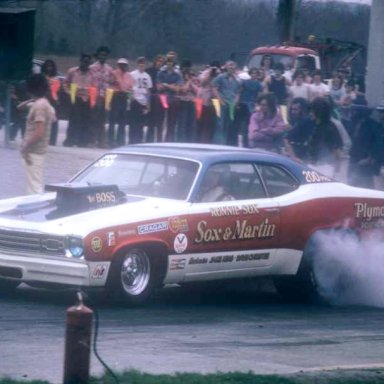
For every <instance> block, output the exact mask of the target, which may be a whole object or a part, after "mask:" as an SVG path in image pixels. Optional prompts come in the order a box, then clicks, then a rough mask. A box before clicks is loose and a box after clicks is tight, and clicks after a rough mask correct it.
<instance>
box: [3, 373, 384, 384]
mask: <svg viewBox="0 0 384 384" xmlns="http://www.w3.org/2000/svg"><path fill="white" fill-rule="evenodd" d="M367 383H369V384H380V383H384V371H383V370H361V371H343V370H335V371H320V372H311V373H297V374H295V375H287V376H279V375H256V374H254V373H253V372H248V373H240V372H231V373H220V372H218V373H215V374H206V375H201V374H196V373H176V374H174V375H152V374H148V373H142V372H139V371H135V370H131V371H127V372H124V373H121V374H119V375H118V376H117V378H116V379H115V378H113V377H112V376H111V375H108V374H106V375H104V376H101V377H92V378H91V379H90V380H89V384H367ZM0 384H50V383H49V382H48V381H43V380H29V381H28V380H13V379H10V378H3V379H0Z"/></svg>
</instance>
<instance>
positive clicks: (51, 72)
mask: <svg viewBox="0 0 384 384" xmlns="http://www.w3.org/2000/svg"><path fill="white" fill-rule="evenodd" d="M41 73H42V74H43V75H45V77H46V78H47V80H48V83H49V87H50V92H49V93H48V100H49V102H50V104H51V105H52V107H53V108H55V111H57V108H58V105H59V97H58V96H59V94H58V91H59V89H60V88H61V82H60V79H59V78H58V76H57V66H56V63H55V62H54V61H53V60H50V59H48V60H45V61H44V63H43V64H42V66H41ZM58 129H59V122H58V121H57V120H56V121H55V122H53V123H52V129H51V136H50V138H49V145H56V143H57V134H58Z"/></svg>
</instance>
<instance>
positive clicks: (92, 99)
mask: <svg viewBox="0 0 384 384" xmlns="http://www.w3.org/2000/svg"><path fill="white" fill-rule="evenodd" d="M88 92H89V105H90V106H91V108H93V107H94V106H95V105H96V98H97V88H96V87H88Z"/></svg>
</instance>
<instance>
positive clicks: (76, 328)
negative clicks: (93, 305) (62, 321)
mask: <svg viewBox="0 0 384 384" xmlns="http://www.w3.org/2000/svg"><path fill="white" fill-rule="evenodd" d="M77 299H78V303H77V304H76V305H75V306H73V307H70V308H68V309H67V317H66V335H65V358H64V380H63V383H64V384H86V383H88V380H89V367H90V356H91V335H92V320H93V311H92V310H91V309H90V308H88V307H86V306H85V305H84V303H83V296H82V294H81V292H78V293H77Z"/></svg>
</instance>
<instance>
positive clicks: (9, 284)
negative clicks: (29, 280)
mask: <svg viewBox="0 0 384 384" xmlns="http://www.w3.org/2000/svg"><path fill="white" fill-rule="evenodd" d="M20 284H21V283H20V281H17V280H6V279H0V292H1V293H10V292H13V291H14V290H15V289H16V288H17V287H18V286H19V285H20Z"/></svg>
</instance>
